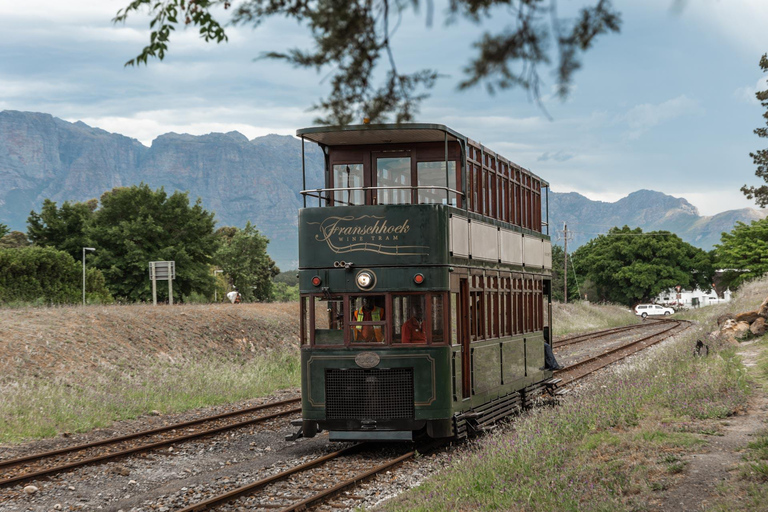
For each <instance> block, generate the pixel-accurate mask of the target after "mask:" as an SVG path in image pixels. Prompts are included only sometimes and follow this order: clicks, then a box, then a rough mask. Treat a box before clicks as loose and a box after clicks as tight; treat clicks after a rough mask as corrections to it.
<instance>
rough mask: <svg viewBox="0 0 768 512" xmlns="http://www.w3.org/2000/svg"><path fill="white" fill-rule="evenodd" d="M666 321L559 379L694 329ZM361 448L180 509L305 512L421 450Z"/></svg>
mask: <svg viewBox="0 0 768 512" xmlns="http://www.w3.org/2000/svg"><path fill="white" fill-rule="evenodd" d="M663 322H665V323H666V324H669V325H667V326H666V327H665V328H663V329H662V330H661V331H659V332H654V333H653V334H651V335H649V336H643V337H641V338H640V339H637V340H634V341H632V342H630V343H627V344H624V345H622V346H620V347H616V348H612V349H609V350H607V351H606V352H604V353H602V354H600V355H598V356H594V357H590V358H588V359H585V360H582V361H579V362H577V363H574V364H572V365H570V366H568V367H567V368H565V369H564V370H560V371H558V372H555V373H556V375H557V377H556V378H557V379H559V380H560V381H562V384H570V383H572V382H574V381H576V380H578V379H581V378H584V377H585V376H587V375H589V374H591V373H593V372H595V371H597V370H599V369H601V368H604V367H605V366H608V365H609V364H612V363H614V362H616V361H619V360H620V359H623V358H625V357H628V356H629V355H631V354H634V353H636V352H638V351H640V350H643V349H645V348H647V347H649V346H651V345H653V344H656V343H658V342H660V341H663V340H664V339H667V338H668V337H669V336H670V335H671V334H674V333H676V332H680V331H682V330H684V329H685V328H687V327H688V322H684V321H679V320H668V321H663ZM650 325H655V326H656V327H657V328H658V323H654V324H650ZM646 327H648V325H646V324H643V325H639V326H631V327H630V328H618V329H609V330H607V331H610V332H606V331H600V332H599V333H597V336H594V335H592V336H587V335H581V336H579V338H580V341H587V339H599V338H601V337H604V336H607V335H610V334H620V333H623V332H627V331H630V332H631V331H633V330H634V331H638V330H639V331H643V330H645V329H644V328H646ZM590 334H595V333H590ZM574 338H575V337H574ZM361 446H363V445H355V446H352V447H350V448H347V449H345V450H340V451H337V452H334V453H331V454H328V455H325V456H323V457H319V458H317V459H314V460H312V461H309V462H306V463H304V464H301V465H299V466H296V467H294V468H291V469H289V470H285V471H283V472H280V473H277V474H275V475H272V476H270V477H268V478H264V479H261V480H258V481H255V482H252V483H249V484H247V485H243V486H241V487H237V488H234V489H228V490H226V491H224V492H221V493H220V494H218V495H216V496H213V497H211V498H209V499H207V500H205V501H201V502H198V503H194V504H190V505H188V506H186V507H185V508H183V509H181V510H180V511H179V512H200V511H204V510H209V509H214V508H222V509H224V510H230V509H231V510H239V509H246V510H270V511H272V510H277V511H280V512H289V511H296V510H304V509H306V508H308V507H312V506H317V505H318V504H319V503H321V502H324V501H327V500H329V499H331V498H332V497H333V496H335V495H338V494H339V493H340V492H342V491H343V490H345V489H348V488H349V487H351V486H353V485H355V484H356V483H358V482H360V481H361V480H365V479H367V478H370V477H372V476H373V475H375V474H377V473H381V472H383V471H386V470H388V469H390V468H392V467H394V466H396V465H398V464H401V463H402V462H404V461H406V460H408V459H410V458H413V457H414V455H415V453H416V452H415V451H410V452H406V453H403V454H401V455H398V456H394V457H390V458H388V459H387V460H385V461H381V462H377V463H376V465H375V466H374V467H372V468H371V467H370V465H371V461H370V460H369V459H365V460H364V463H363V465H362V467H361V466H359V465H358V463H357V462H352V463H350V456H353V454H355V453H356V452H357V451H358V450H361V449H362V448H361ZM317 473H319V474H320V475H321V477H320V478H319V479H318V477H316V476H313V474H317ZM319 482H320V483H319ZM334 508H339V507H334Z"/></svg>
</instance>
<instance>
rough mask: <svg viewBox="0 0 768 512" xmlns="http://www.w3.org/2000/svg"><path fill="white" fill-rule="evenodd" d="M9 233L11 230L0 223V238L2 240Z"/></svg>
mask: <svg viewBox="0 0 768 512" xmlns="http://www.w3.org/2000/svg"><path fill="white" fill-rule="evenodd" d="M10 232H11V229H10V228H9V227H8V226H7V225H5V224H3V223H2V222H0V238H3V237H4V236H5V235H7V234H8V233H10Z"/></svg>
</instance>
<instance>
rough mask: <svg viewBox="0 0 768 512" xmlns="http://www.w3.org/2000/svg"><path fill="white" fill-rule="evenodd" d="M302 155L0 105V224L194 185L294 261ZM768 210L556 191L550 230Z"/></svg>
mask: <svg viewBox="0 0 768 512" xmlns="http://www.w3.org/2000/svg"><path fill="white" fill-rule="evenodd" d="M510 156H511V157H512V159H514V155H510ZM301 158H302V156H301V141H300V140H298V139H296V138H295V137H291V136H281V135H267V136H264V137H257V138H255V139H252V140H248V138H247V137H245V136H244V135H242V134H240V133H238V132H230V133H211V134H208V135H201V136H193V135H186V134H181V135H180V134H176V133H168V134H164V135H161V136H159V137H157V138H156V139H155V140H154V141H152V145H151V146H150V147H147V146H145V145H143V144H142V143H141V142H139V141H138V140H136V139H132V138H129V137H125V136H123V135H119V134H115V133H109V132H106V131H104V130H101V129H99V128H93V127H90V126H88V125H86V124H85V123H82V122H79V121H78V122H76V123H70V122H68V121H64V120H61V119H58V118H55V117H53V116H51V115H49V114H43V113H34V112H18V111H11V110H5V111H2V112H0V223H4V224H7V225H8V226H9V227H10V228H11V229H13V230H18V231H26V221H27V218H28V216H29V214H30V211H32V210H35V211H39V210H40V206H41V205H42V202H43V200H44V199H46V198H47V199H51V200H53V201H56V202H58V203H62V202H64V201H86V200H88V199H92V198H99V197H100V196H101V194H103V193H104V192H105V191H108V190H111V189H112V188H114V187H121V186H131V185H135V184H139V183H141V182H144V183H147V184H148V185H149V186H151V187H152V188H159V187H161V186H162V187H165V190H166V191H167V192H169V193H172V192H173V191H175V190H181V191H188V192H189V195H190V200H191V201H194V200H196V199H197V198H198V197H200V198H201V199H202V204H203V207H204V208H206V209H207V210H209V211H213V212H215V214H216V219H217V221H218V224H217V225H218V226H238V227H243V226H244V225H245V223H246V221H249V220H250V221H251V222H252V223H253V224H254V225H255V226H256V227H257V228H258V229H259V230H260V231H261V232H262V233H263V234H265V235H266V236H267V237H269V239H270V240H271V242H270V245H269V253H270V255H271V256H272V258H273V259H275V261H276V262H277V264H278V266H280V267H281V268H282V269H285V270H287V269H291V268H296V265H297V259H298V250H297V239H298V235H297V221H298V217H297V210H298V209H299V208H300V207H301V206H302V198H301V195H300V194H299V191H300V190H301V188H302V186H303V183H302V176H301ZM305 161H306V169H307V183H306V186H307V188H315V187H319V186H320V185H321V183H322V173H323V154H322V152H321V151H320V149H319V148H317V147H316V146H315V145H314V144H310V143H308V144H306V147H305ZM765 217H766V211H765V210H756V209H752V208H745V209H741V210H731V211H726V212H723V213H720V214H718V215H715V216H712V217H705V216H701V215H699V212H698V210H697V209H696V207H694V206H693V205H691V204H690V203H689V202H688V201H686V200H685V199H683V198H675V197H671V196H668V195H666V194H663V193H661V192H655V191H651V190H640V191H637V192H634V193H632V194H630V195H629V196H627V197H625V198H623V199H621V200H619V201H617V202H614V203H606V202H601V201H592V200H590V199H588V198H586V197H584V196H582V195H580V194H577V193H575V192H570V193H557V192H550V193H549V221H550V226H551V227H550V234H551V235H552V239H553V241H555V243H560V244H562V238H563V236H564V235H563V234H562V231H563V225H564V224H566V225H567V226H568V231H569V233H570V235H571V236H572V238H570V237H569V238H570V241H569V247H570V248H573V249H575V248H576V247H578V246H579V245H581V244H583V243H585V242H586V241H588V240H589V239H591V238H594V237H595V236H596V235H597V234H600V233H605V232H607V231H608V229H609V228H611V227H613V226H624V225H628V226H630V227H636V226H639V227H641V228H642V229H643V230H644V231H649V230H659V229H664V230H668V231H672V232H674V233H677V234H678V235H679V236H680V237H681V238H682V239H683V240H685V241H687V242H689V243H691V244H692V245H695V246H697V247H701V248H703V249H706V250H709V249H711V248H712V246H713V245H714V244H715V243H718V242H719V241H720V233H722V232H723V231H730V230H731V229H732V228H733V226H734V224H735V223H736V222H737V221H742V222H747V223H748V222H750V221H752V220H756V219H763V218H765ZM558 238H560V242H557V240H558Z"/></svg>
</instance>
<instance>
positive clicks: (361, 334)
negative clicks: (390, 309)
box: [352, 297, 384, 343]
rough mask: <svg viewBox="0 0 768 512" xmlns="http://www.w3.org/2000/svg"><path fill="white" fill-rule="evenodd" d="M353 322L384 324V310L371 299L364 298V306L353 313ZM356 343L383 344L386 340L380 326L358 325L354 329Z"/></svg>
mask: <svg viewBox="0 0 768 512" xmlns="http://www.w3.org/2000/svg"><path fill="white" fill-rule="evenodd" d="M352 321H353V322H382V321H384V309H382V308H380V307H379V306H377V305H376V304H374V302H373V299H372V298H371V297H364V298H363V304H362V306H361V307H359V308H358V309H356V310H354V311H353V312H352ZM352 334H353V339H354V341H362V342H367V343H375V342H381V341H383V339H384V334H383V332H382V329H381V326H380V325H356V326H354V327H353V328H352Z"/></svg>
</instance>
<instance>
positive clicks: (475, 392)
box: [297, 124, 552, 441]
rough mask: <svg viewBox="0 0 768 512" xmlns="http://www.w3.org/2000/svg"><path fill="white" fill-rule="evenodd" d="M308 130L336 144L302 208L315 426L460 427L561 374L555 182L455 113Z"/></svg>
mask: <svg viewBox="0 0 768 512" xmlns="http://www.w3.org/2000/svg"><path fill="white" fill-rule="evenodd" d="M297 135H298V136H299V137H300V138H301V139H302V162H304V147H305V144H307V143H308V142H313V143H317V144H318V145H319V146H320V148H321V149H322V151H323V155H324V158H325V184H324V186H323V187H322V188H318V189H310V190H304V191H302V194H303V195H304V208H303V209H302V210H301V211H300V214H299V283H300V289H301V372H302V389H301V391H302V418H303V419H302V430H303V435H304V436H307V437H312V436H314V435H315V434H316V433H317V432H318V431H319V430H326V431H328V432H329V437H330V439H331V440H336V441H346V440H411V439H414V438H416V437H417V436H423V435H427V436H429V437H432V438H446V437H462V436H465V435H466V434H467V433H468V432H469V431H470V430H473V429H474V430H476V429H480V428H482V427H483V425H485V424H487V423H490V422H493V421H496V420H498V419H499V418H502V417H504V416H508V415H509V414H512V413H514V412H516V411H517V410H519V409H520V408H521V407H523V406H524V405H525V403H526V402H527V401H528V400H529V399H530V397H531V396H532V395H533V394H534V393H537V390H539V388H541V387H542V385H543V383H544V382H545V381H546V380H547V379H549V378H551V377H552V372H551V371H549V370H546V369H545V368H544V366H545V363H544V343H545V341H549V340H548V338H549V333H550V332H551V330H550V329H549V324H550V317H551V298H550V297H551V294H550V283H551V267H552V256H551V245H550V239H549V233H548V222H547V215H548V214H547V212H548V209H547V201H546V200H547V196H548V190H549V188H548V187H549V185H548V183H546V182H545V181H543V180H542V179H541V178H539V177H538V176H536V175H535V174H533V173H531V172H530V171H528V170H526V169H523V168H522V167H520V166H519V165H516V164H514V163H512V162H511V161H509V160H507V159H505V158H503V157H502V156H500V155H498V154H496V153H494V152H493V151H491V150H489V149H488V148H486V147H484V146H483V145H481V144H479V143H477V142H474V141H472V140H470V139H468V138H467V137H465V136H464V135H461V134H460V133H457V132H455V131H453V130H451V129H450V128H447V127H446V126H443V125H434V124H407V125H402V124H401V125H359V126H346V127H315V128H306V129H302V130H298V132H297ZM302 166H304V164H303V163H302ZM305 176H306V173H305ZM304 188H305V189H306V188H307V187H306V185H305V187H304ZM542 210H543V211H544V214H543V215H542Z"/></svg>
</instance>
